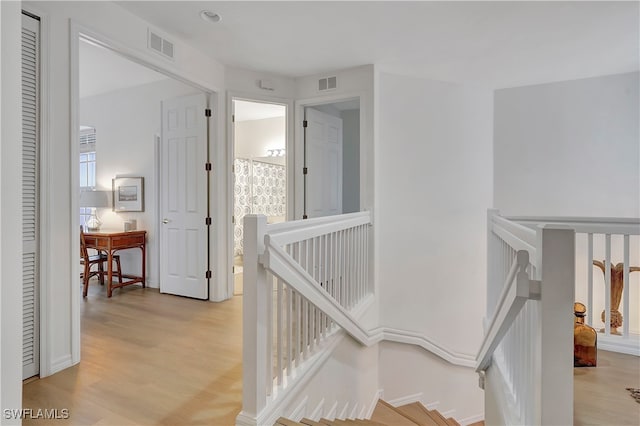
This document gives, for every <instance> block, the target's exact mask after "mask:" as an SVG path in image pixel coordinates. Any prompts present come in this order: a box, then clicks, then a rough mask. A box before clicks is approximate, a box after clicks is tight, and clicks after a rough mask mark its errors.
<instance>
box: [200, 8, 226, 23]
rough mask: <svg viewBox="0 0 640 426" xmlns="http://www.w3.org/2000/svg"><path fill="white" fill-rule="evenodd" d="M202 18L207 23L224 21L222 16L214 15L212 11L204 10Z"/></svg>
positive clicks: (201, 14) (201, 13)
mask: <svg viewBox="0 0 640 426" xmlns="http://www.w3.org/2000/svg"><path fill="white" fill-rule="evenodd" d="M200 17H201V18H202V19H204V20H205V21H207V22H214V23H215V22H220V21H221V20H222V16H220V15H218V14H217V13H214V12H212V11H210V10H203V11H201V12H200Z"/></svg>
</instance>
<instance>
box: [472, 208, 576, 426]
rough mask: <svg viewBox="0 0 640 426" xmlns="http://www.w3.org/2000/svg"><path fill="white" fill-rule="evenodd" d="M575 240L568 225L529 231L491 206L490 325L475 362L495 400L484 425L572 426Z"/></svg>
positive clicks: (488, 295)
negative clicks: (559, 425) (494, 407)
mask: <svg viewBox="0 0 640 426" xmlns="http://www.w3.org/2000/svg"><path fill="white" fill-rule="evenodd" d="M574 243H575V233H574V231H573V230H571V229H562V228H558V227H554V226H550V225H548V226H545V227H540V228H538V229H536V230H533V229H531V228H527V227H525V226H522V225H519V224H517V223H515V222H512V221H509V220H507V219H505V218H502V217H500V216H499V215H498V213H497V211H494V210H491V211H489V218H488V269H487V276H488V282H487V318H489V323H488V327H487V330H486V333H485V338H484V341H483V343H482V346H481V349H480V351H479V353H478V356H477V363H476V371H478V372H479V373H480V374H481V386H483V387H484V389H485V397H486V398H489V399H491V400H493V401H496V403H497V404H498V405H499V407H498V413H485V415H486V416H487V421H488V422H491V423H493V422H495V423H498V424H500V423H502V424H572V423H573V405H572V404H567V403H566V402H567V401H572V400H573V345H572V341H573V327H572V323H573V321H572V317H573V312H572V307H573V291H574V288H573V282H574V280H575V278H574V266H573V265H574ZM498 381H499V383H492V382H498ZM498 415H499V418H492V416H498Z"/></svg>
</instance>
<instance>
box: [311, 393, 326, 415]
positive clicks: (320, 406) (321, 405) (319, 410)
mask: <svg viewBox="0 0 640 426" xmlns="http://www.w3.org/2000/svg"><path fill="white" fill-rule="evenodd" d="M323 408H324V398H322V399H321V400H320V402H319V403H318V405H317V406H316V408H315V409H314V410H313V411H312V412H311V414H309V418H310V419H311V420H320V419H321V418H322V409H323Z"/></svg>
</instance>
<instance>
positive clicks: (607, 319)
mask: <svg viewBox="0 0 640 426" xmlns="http://www.w3.org/2000/svg"><path fill="white" fill-rule="evenodd" d="M604 281H605V284H604V286H605V290H604V334H605V335H606V336H609V335H610V334H611V234H606V235H605V262H604Z"/></svg>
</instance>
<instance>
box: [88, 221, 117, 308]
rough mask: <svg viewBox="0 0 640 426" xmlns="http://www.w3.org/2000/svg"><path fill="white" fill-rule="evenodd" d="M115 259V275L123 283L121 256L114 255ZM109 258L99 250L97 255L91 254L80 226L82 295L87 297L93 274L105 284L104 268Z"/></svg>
mask: <svg viewBox="0 0 640 426" xmlns="http://www.w3.org/2000/svg"><path fill="white" fill-rule="evenodd" d="M113 260H114V261H115V262H116V270H115V271H114V274H113V275H114V276H117V277H118V282H119V283H120V284H122V269H121V268H120V256H119V255H117V254H116V255H114V256H113ZM108 261H109V258H108V257H107V255H106V254H105V253H103V252H98V254H96V255H91V256H89V250H88V249H87V245H86V243H85V240H84V231H83V229H82V226H80V264H81V265H82V266H83V268H84V269H83V272H82V274H80V278H82V297H87V290H88V289H89V279H90V278H91V277H93V276H98V280H99V281H100V285H104V276H105V275H106V272H105V270H104V264H105V262H108ZM94 265H98V269H97V270H93V271H92V270H91V267H92V266H94Z"/></svg>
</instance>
